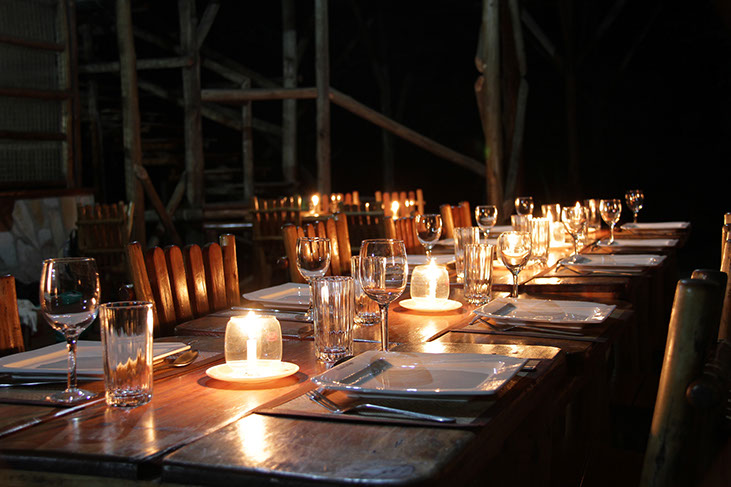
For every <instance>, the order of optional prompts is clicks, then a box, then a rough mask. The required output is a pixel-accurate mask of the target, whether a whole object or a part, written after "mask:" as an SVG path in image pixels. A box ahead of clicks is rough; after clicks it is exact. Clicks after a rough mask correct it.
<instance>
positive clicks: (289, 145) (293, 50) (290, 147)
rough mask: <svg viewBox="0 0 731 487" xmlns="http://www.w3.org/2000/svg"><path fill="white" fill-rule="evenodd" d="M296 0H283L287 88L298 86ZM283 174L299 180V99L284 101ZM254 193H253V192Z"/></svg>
mask: <svg viewBox="0 0 731 487" xmlns="http://www.w3.org/2000/svg"><path fill="white" fill-rule="evenodd" d="M295 5H296V4H295V2H294V0H282V78H283V84H284V87H285V88H295V87H296V86H297V29H296V28H297V23H296V10H295ZM282 174H283V176H284V180H285V181H287V182H288V183H294V182H295V181H296V180H297V101H296V100H294V99H287V100H284V101H283V102H282ZM252 194H253V193H252Z"/></svg>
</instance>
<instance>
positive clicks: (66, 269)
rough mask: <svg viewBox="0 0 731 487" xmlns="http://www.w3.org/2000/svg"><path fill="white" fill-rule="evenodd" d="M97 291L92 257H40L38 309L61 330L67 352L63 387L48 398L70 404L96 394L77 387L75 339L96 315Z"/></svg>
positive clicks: (96, 274)
mask: <svg viewBox="0 0 731 487" xmlns="http://www.w3.org/2000/svg"><path fill="white" fill-rule="evenodd" d="M99 294H100V290H99V272H98V271H97V267H96V261H95V260H94V259H92V258H89V257H67V258H59V259H48V260H45V261H43V270H42V272H41V282H40V304H41V312H42V313H43V316H44V317H45V318H46V321H47V322H48V324H49V325H51V327H52V328H53V329H54V330H56V331H58V332H60V333H63V335H64V337H65V338H66V346H67V348H68V352H69V354H68V364H69V367H68V368H69V370H68V378H67V382H66V390H64V391H60V392H56V393H53V394H50V395H49V396H47V397H46V400H48V401H52V402H59V403H64V404H73V403H76V402H78V401H83V400H86V399H90V398H92V397H94V396H95V395H96V394H94V393H93V392H89V391H85V390H83V389H79V388H77V387H76V342H77V340H78V338H79V335H80V334H81V332H82V331H84V330H85V329H86V328H87V327H88V326H89V325H90V324H91V323H92V322H93V321H94V319H95V318H96V316H97V313H98V310H99Z"/></svg>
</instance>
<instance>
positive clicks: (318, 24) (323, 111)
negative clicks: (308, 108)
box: [315, 0, 332, 194]
mask: <svg viewBox="0 0 731 487" xmlns="http://www.w3.org/2000/svg"><path fill="white" fill-rule="evenodd" d="M327 2H328V0H315V71H316V73H315V79H316V86H317V190H318V191H319V192H320V193H327V194H329V193H330V192H331V186H332V181H331V174H330V55H329V44H330V40H329V37H330V36H329V31H328V14H327Z"/></svg>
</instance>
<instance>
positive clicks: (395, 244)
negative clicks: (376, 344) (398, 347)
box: [360, 239, 409, 351]
mask: <svg viewBox="0 0 731 487" xmlns="http://www.w3.org/2000/svg"><path fill="white" fill-rule="evenodd" d="M408 275H409V265H408V264H407V262H406V246H405V245H404V242H403V241H402V240H393V239H373V240H363V242H362V243H361V246H360V284H361V287H362V288H363V292H365V293H366V294H367V295H368V297H369V298H371V299H372V300H373V301H375V302H376V303H378V307H379V308H380V310H381V350H383V351H388V304H389V303H390V302H391V301H394V300H395V299H396V298H398V297H399V296H401V293H403V292H404V289H406V283H407V282H408Z"/></svg>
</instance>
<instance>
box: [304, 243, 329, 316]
mask: <svg viewBox="0 0 731 487" xmlns="http://www.w3.org/2000/svg"><path fill="white" fill-rule="evenodd" d="M296 250H297V269H298V270H299V271H300V274H302V277H304V278H305V281H307V283H308V284H310V306H309V307H308V308H307V313H305V316H306V317H307V318H310V319H311V318H312V284H311V282H312V279H314V278H315V277H322V276H324V275H325V273H327V269H328V267H330V258H331V253H330V239H329V238H324V237H299V238H298V239H297V249H296Z"/></svg>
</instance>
